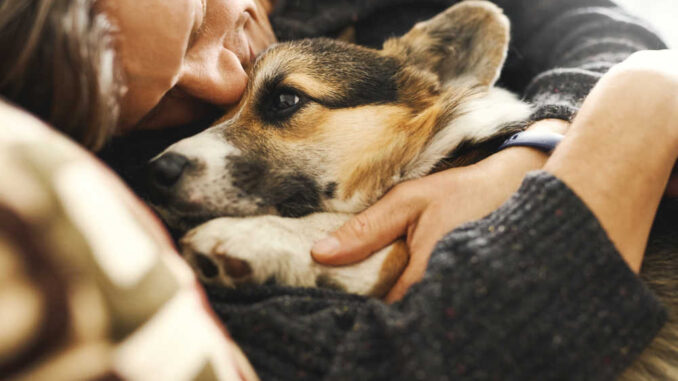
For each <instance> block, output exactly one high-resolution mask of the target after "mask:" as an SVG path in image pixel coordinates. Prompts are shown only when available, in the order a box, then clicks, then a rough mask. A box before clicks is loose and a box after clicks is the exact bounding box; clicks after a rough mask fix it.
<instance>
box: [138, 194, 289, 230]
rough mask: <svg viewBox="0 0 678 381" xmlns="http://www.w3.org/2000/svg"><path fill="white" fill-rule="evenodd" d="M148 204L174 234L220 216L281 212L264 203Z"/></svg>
mask: <svg viewBox="0 0 678 381" xmlns="http://www.w3.org/2000/svg"><path fill="white" fill-rule="evenodd" d="M148 204H149V205H150V207H151V208H152V209H153V210H154V211H155V212H156V214H158V216H160V218H161V219H162V220H163V222H164V223H165V224H166V225H167V227H169V228H170V229H171V230H172V233H173V235H176V234H184V233H186V232H188V231H189V230H191V229H193V228H195V227H197V226H198V225H201V224H203V223H205V222H207V221H209V220H213V219H215V218H220V217H253V216H259V215H264V214H272V215H278V214H279V213H278V212H277V211H276V210H275V208H272V207H266V206H264V205H257V206H256V207H252V206H251V207H247V208H237V207H234V206H233V205H229V206H228V207H226V208H218V207H214V208H210V209H209V210H205V208H201V207H200V206H195V205H192V206H190V207H188V206H186V205H174V204H170V205H160V204H156V203H153V202H149V203H148Z"/></svg>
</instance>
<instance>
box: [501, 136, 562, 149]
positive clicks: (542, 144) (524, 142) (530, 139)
mask: <svg viewBox="0 0 678 381" xmlns="http://www.w3.org/2000/svg"><path fill="white" fill-rule="evenodd" d="M563 138H564V136H563V135H561V134H556V133H555V132H537V131H522V132H518V133H516V134H513V135H512V136H511V137H510V138H508V139H506V141H505V142H504V143H503V144H502V145H501V146H499V149H498V151H501V150H503V149H505V148H509V147H532V148H536V149H538V150H541V151H544V152H551V151H553V150H554V149H555V148H556V146H557V145H558V143H560V141H561V140H563Z"/></svg>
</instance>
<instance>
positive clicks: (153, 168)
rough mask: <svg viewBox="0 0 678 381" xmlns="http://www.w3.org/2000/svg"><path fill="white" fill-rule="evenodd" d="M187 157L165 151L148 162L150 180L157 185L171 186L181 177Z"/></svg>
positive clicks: (186, 164)
mask: <svg viewBox="0 0 678 381" xmlns="http://www.w3.org/2000/svg"><path fill="white" fill-rule="evenodd" d="M187 166H188V159H187V158H186V157H185V156H183V155H180V154H178V153H173V152H170V153H166V154H164V155H162V156H160V157H159V158H158V159H156V160H153V161H152V162H151V163H150V177H151V179H150V180H151V182H152V184H153V185H154V186H157V187H163V188H167V187H171V186H172V185H174V184H176V182H177V181H179V178H181V174H182V173H183V172H184V169H186V167H187Z"/></svg>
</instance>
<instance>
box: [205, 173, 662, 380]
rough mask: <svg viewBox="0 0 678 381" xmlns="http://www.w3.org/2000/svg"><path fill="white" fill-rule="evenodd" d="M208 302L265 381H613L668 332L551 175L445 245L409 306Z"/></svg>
mask: <svg viewBox="0 0 678 381" xmlns="http://www.w3.org/2000/svg"><path fill="white" fill-rule="evenodd" d="M209 294H210V296H211V300H212V304H213V306H214V308H215V311H216V312H217V313H218V314H219V315H220V316H221V317H222V318H223V319H224V321H225V323H226V324H227V326H228V327H229V330H230V331H231V332H232V335H233V336H234V338H235V339H236V341H237V342H238V343H239V344H240V345H241V346H242V348H243V349H244V351H245V352H246V354H247V355H248V358H249V359H250V360H251V361H252V363H253V364H254V366H255V368H256V369H257V371H258V372H259V374H260V376H261V377H262V378H263V379H313V380H317V379H328V380H335V379H336V380H346V379H355V380H359V379H360V380H362V379H364V380H368V379H369V380H378V379H389V380H390V379H402V380H416V379H435V380H441V379H448V378H449V379H469V380H486V379H501V380H525V379H536V380H555V379H563V378H564V377H565V376H564V375H567V376H566V377H565V378H567V379H612V378H613V377H615V376H617V375H619V373H620V372H621V371H622V370H623V369H624V368H625V367H626V366H628V365H629V364H630V363H631V361H632V360H633V359H634V358H635V357H636V356H637V355H638V354H639V353H640V352H641V351H642V349H643V348H644V347H645V346H646V345H647V344H648V343H649V342H650V341H651V340H652V338H653V337H654V336H655V334H656V333H657V331H658V330H659V329H660V327H661V326H662V325H663V323H664V321H665V319H666V316H665V311H664V310H663V308H662V307H661V305H660V304H659V302H658V301H657V299H656V298H655V297H654V295H653V294H652V293H651V292H650V291H649V290H648V289H647V288H646V287H645V286H644V284H643V283H642V282H641V281H640V280H639V278H638V277H636V275H635V274H634V273H632V272H631V271H630V270H629V268H628V266H627V265H626V264H625V263H624V261H623V259H622V258H621V256H620V255H619V253H618V252H617V251H616V250H615V248H614V246H613V244H612V243H611V242H610V241H609V239H608V238H607V236H606V234H605V232H604V231H603V229H602V228H601V226H600V225H599V223H598V222H597V220H596V219H595V217H594V216H593V215H592V214H591V212H590V211H589V210H588V209H587V208H586V206H585V205H584V204H583V203H582V202H581V201H580V200H579V199H578V198H577V196H576V195H575V194H574V193H573V192H572V191H570V190H569V188H567V186H566V185H564V184H563V183H562V182H560V181H559V180H558V179H556V178H554V177H552V176H550V175H548V174H546V173H543V172H537V173H533V174H531V175H529V176H528V177H527V178H526V180H525V181H524V183H523V185H522V187H521V189H520V190H519V191H518V192H517V193H516V194H515V195H514V196H513V197H512V199H511V200H510V201H508V202H507V203H506V204H505V205H504V206H502V207H501V208H500V209H499V210H497V211H496V212H494V213H492V214H491V215H489V216H488V217H486V218H484V219H482V220H480V221H477V222H474V223H470V224H467V225H466V226H464V227H462V228H459V229H457V230H455V231H453V232H452V233H450V234H449V235H447V236H446V237H445V238H444V239H443V240H442V241H441V242H440V243H439V244H438V246H437V247H436V249H435V251H434V253H433V255H432V257H431V260H430V263H429V267H428V270H427V274H426V276H425V278H424V279H423V281H422V282H421V283H419V284H417V285H415V286H414V287H413V288H412V289H411V290H410V292H409V293H408V295H407V296H406V297H405V299H404V300H403V301H402V302H400V303H397V304H394V305H386V304H384V303H382V302H380V301H379V300H375V299H365V298H361V297H357V296H351V295H344V294H340V293H333V292H329V291H322V290H290V289H277V288H267V289H263V290H261V289H260V290H248V291H237V292H234V291H225V290H222V289H211V290H209Z"/></svg>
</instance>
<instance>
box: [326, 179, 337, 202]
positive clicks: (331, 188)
mask: <svg viewBox="0 0 678 381" xmlns="http://www.w3.org/2000/svg"><path fill="white" fill-rule="evenodd" d="M324 195H325V197H326V198H334V197H336V195H337V183H335V182H331V183H329V184H327V186H326V187H325V192H324Z"/></svg>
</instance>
